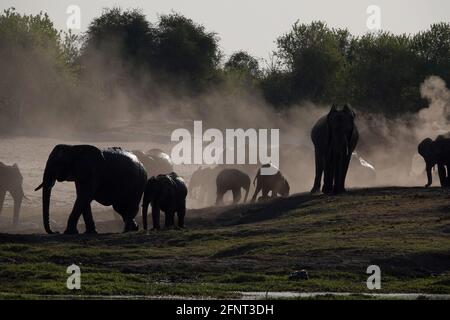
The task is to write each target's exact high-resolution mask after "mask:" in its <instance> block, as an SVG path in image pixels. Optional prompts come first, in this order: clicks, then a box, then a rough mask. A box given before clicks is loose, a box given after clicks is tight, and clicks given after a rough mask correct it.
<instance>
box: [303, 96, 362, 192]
mask: <svg viewBox="0 0 450 320" xmlns="http://www.w3.org/2000/svg"><path fill="white" fill-rule="evenodd" d="M358 139H359V133H358V128H357V127H356V125H355V113H354V112H353V110H351V109H350V107H349V106H348V105H347V104H346V105H344V107H343V108H342V109H340V110H339V109H338V108H337V107H336V105H334V104H333V106H332V107H331V110H330V112H329V113H328V114H327V115H326V116H324V117H322V118H320V119H319V120H318V121H317V123H316V124H315V125H314V127H313V129H312V131H311V140H312V142H313V144H314V150H315V165H316V176H315V180H314V186H313V188H312V189H311V193H316V192H318V191H319V190H320V184H321V180H322V173H324V184H323V188H322V192H323V193H325V194H331V193H334V194H339V193H343V192H345V178H346V176H347V171H348V166H349V164H350V160H351V157H352V153H353V151H354V150H355V148H356V145H357V143H358Z"/></svg>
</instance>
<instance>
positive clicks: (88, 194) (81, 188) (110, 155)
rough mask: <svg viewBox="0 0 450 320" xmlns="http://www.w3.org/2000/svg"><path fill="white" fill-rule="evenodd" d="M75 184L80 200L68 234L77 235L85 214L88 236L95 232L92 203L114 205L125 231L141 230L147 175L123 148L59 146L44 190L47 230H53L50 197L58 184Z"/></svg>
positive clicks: (51, 158)
mask: <svg viewBox="0 0 450 320" xmlns="http://www.w3.org/2000/svg"><path fill="white" fill-rule="evenodd" d="M56 181H59V182H63V181H73V182H75V187H76V192H77V198H76V201H75V204H74V206H73V209H72V213H71V214H70V216H69V219H68V222H67V228H66V231H65V232H64V233H65V234H77V233H78V230H77V223H78V220H79V218H80V216H81V215H83V219H84V222H85V224H86V233H96V229H95V223H94V220H93V218H92V212H91V202H92V201H93V200H96V201H97V202H99V203H100V204H102V205H104V206H110V205H112V206H113V208H114V210H115V211H116V212H117V213H119V214H120V215H121V216H122V219H123V221H124V223H125V231H135V230H137V229H138V226H137V224H136V221H135V220H134V218H135V217H136V214H137V213H138V211H139V202H140V201H141V197H142V193H143V192H144V188H145V184H146V182H147V174H146V172H145V169H144V167H143V166H142V164H141V163H140V162H139V160H138V159H137V158H136V157H135V156H134V155H133V154H132V153H131V152H128V151H125V150H122V149H121V148H117V147H114V148H108V149H104V150H100V149H98V148H96V147H94V146H90V145H74V146H71V145H62V144H60V145H57V146H56V147H55V148H54V149H53V151H52V152H51V153H50V156H49V157H48V160H47V164H46V166H45V171H44V177H43V181H42V183H41V185H40V186H39V187H37V188H36V189H35V190H36V191H37V190H39V189H41V188H42V215H43V219H44V228H45V231H46V232H47V233H49V234H52V233H54V232H53V231H52V229H51V228H50V222H49V209H50V194H51V190H52V187H53V186H54V184H55V182H56Z"/></svg>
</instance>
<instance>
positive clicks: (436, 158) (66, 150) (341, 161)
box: [0, 105, 450, 234]
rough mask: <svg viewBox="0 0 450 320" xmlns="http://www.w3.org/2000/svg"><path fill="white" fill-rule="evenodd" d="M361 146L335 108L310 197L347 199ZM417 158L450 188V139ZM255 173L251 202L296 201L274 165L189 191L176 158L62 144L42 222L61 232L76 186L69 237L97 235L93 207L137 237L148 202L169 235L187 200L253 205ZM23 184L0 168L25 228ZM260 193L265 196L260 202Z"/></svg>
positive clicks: (53, 156) (193, 182)
mask: <svg viewBox="0 0 450 320" xmlns="http://www.w3.org/2000/svg"><path fill="white" fill-rule="evenodd" d="M358 139H359V134H358V129H357V127H356V125H355V113H354V112H353V110H351V109H350V107H348V105H344V106H343V107H342V108H338V107H337V106H335V105H333V106H332V108H331V110H330V111H329V113H328V114H327V115H325V116H324V117H322V118H320V119H319V120H318V121H317V123H316V124H315V125H314V127H313V129H312V131H311V140H312V142H313V145H314V151H315V179H314V185H313V188H312V190H311V193H316V192H319V190H320V189H321V183H322V176H323V187H322V192H323V193H324V194H339V193H342V192H345V178H346V175H347V171H348V167H349V163H350V160H351V157H352V153H353V152H354V150H355V148H356V145H357V143H358ZM418 152H419V154H420V155H421V156H422V157H423V158H424V160H425V163H426V173H427V178H428V183H427V184H426V187H428V186H430V185H431V183H432V175H431V170H432V168H433V167H434V166H436V165H437V167H438V172H439V178H440V182H441V186H442V187H450V172H449V170H450V168H449V166H450V133H449V134H446V135H440V136H438V137H437V138H436V140H434V141H433V140H431V139H430V138H427V139H425V140H423V141H422V142H421V143H420V144H419V146H418ZM268 168H270V169H272V170H271V171H272V174H270V175H267V174H262V169H268ZM273 173H274V174H273ZM252 174H254V179H253V185H255V190H254V193H253V196H252V198H251V202H255V201H256V200H265V199H269V198H273V197H277V196H282V197H286V196H288V195H289V192H290V186H289V183H288V181H287V179H286V178H285V177H284V176H283V174H282V173H281V171H280V170H279V169H278V168H276V167H274V166H273V165H272V164H263V165H262V166H258V165H257V166H255V165H247V166H241V167H240V166H238V165H237V166H232V167H230V166H225V165H222V166H217V167H215V168H211V167H207V168H201V167H200V168H198V169H197V170H196V171H195V172H194V173H193V174H192V176H191V179H190V181H189V189H188V188H187V186H186V183H185V181H184V180H183V178H182V177H180V176H179V175H177V174H176V173H175V172H174V166H173V163H172V161H171V159H170V157H169V156H168V155H167V154H165V153H164V152H163V151H161V150H159V149H151V150H149V151H147V152H145V153H144V152H142V151H138V150H134V151H132V152H129V151H126V150H123V149H121V148H118V147H112V148H107V149H99V148H97V147H94V146H91V145H57V146H55V147H54V149H53V150H52V152H51V153H50V155H49V157H48V160H47V162H46V165H45V169H44V173H43V179H42V183H41V184H40V185H39V186H38V187H37V188H36V189H35V191H37V190H40V189H42V216H43V223H44V228H45V231H46V232H47V233H49V234H52V233H54V232H53V230H52V229H51V226H50V197H51V191H52V188H53V186H54V185H55V183H56V181H58V182H63V181H71V182H74V183H75V188H76V200H75V203H74V205H73V209H72V212H71V213H70V215H69V218H68V221H67V227H66V229H65V232H64V233H66V234H77V233H78V230H77V224H78V220H79V219H80V217H81V216H83V220H84V222H85V226H86V233H94V234H95V233H96V232H97V231H96V227H95V223H94V219H93V216H92V211H91V202H92V201H93V200H95V201H97V202H98V203H100V204H102V205H105V206H112V207H113V209H114V210H115V211H116V212H117V213H118V214H119V215H120V216H121V217H122V220H123V223H124V231H125V232H127V231H136V230H138V225H137V223H136V221H135V217H136V216H137V214H138V212H139V205H140V203H141V199H142V220H143V226H144V229H147V227H148V223H147V214H148V207H149V205H151V206H152V221H153V229H160V228H161V225H160V211H163V212H164V213H165V222H164V227H165V228H172V227H174V226H175V215H176V216H177V218H178V227H180V228H183V227H184V220H185V214H186V198H187V195H188V193H189V194H190V196H191V197H194V198H196V199H197V200H198V199H201V198H202V197H205V196H206V195H208V194H209V195H211V190H214V191H215V194H214V196H215V203H216V205H221V204H223V198H224V195H225V194H226V193H227V192H228V191H231V192H232V194H233V203H238V202H239V201H240V200H241V198H242V193H241V190H242V189H243V190H244V191H245V196H244V200H243V201H244V202H246V201H247V199H248V196H249V192H250V186H251V184H252V183H251V179H250V175H252ZM212 177H213V178H212ZM22 181H23V177H22V174H21V172H20V170H19V167H18V166H17V165H16V164H14V165H12V166H7V165H5V164H3V163H2V162H0V213H1V209H2V206H3V202H4V198H5V194H6V192H9V193H10V194H11V196H12V197H13V199H14V215H13V223H14V225H17V224H18V221H19V211H20V206H21V203H22V200H23V198H24V197H25V194H24V192H23V188H22ZM260 192H262V195H261V197H259V198H258V199H257V197H258V195H259V193H260ZM269 193H271V194H270V197H269Z"/></svg>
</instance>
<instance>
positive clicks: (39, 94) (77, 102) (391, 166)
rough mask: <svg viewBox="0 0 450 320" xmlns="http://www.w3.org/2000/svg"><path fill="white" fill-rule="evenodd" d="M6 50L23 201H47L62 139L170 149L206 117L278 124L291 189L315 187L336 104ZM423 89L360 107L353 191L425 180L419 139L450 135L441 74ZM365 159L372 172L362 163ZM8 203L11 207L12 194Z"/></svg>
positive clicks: (449, 98)
mask: <svg viewBox="0 0 450 320" xmlns="http://www.w3.org/2000/svg"><path fill="white" fill-rule="evenodd" d="M1 50H2V52H1V56H2V57H4V58H3V59H2V60H1V61H0V69H1V70H3V74H4V75H3V77H2V79H1V80H0V81H1V86H0V96H1V97H8V99H2V100H1V101H0V128H1V131H0V134H1V135H0V137H1V140H0V152H1V153H0V154H1V158H0V161H3V162H5V163H8V164H12V163H18V164H19V167H20V168H21V169H22V171H23V175H24V184H25V192H26V194H28V195H29V197H30V198H31V201H30V202H26V203H24V206H25V207H35V208H38V207H40V195H37V194H33V193H32V189H33V188H34V187H35V186H37V185H38V184H39V182H40V179H41V177H42V172H43V169H44V166H45V161H46V159H47V157H48V154H49V152H50V151H51V149H52V148H53V146H54V145H55V144H57V143H69V144H75V143H90V144H94V145H97V146H100V147H103V146H122V147H124V148H126V149H129V150H132V149H141V150H147V149H150V148H153V147H158V148H161V149H163V150H164V151H166V152H167V153H169V154H170V151H171V148H172V146H173V145H174V142H171V141H170V135H171V132H172V131H173V130H175V129H177V128H186V129H188V130H192V129H193V121H194V120H202V121H203V128H204V130H206V129H207V128H218V129H222V130H224V129H226V128H243V129H247V128H255V129H262V128H265V129H280V148H281V149H280V157H281V159H280V169H281V170H282V172H283V174H284V175H285V176H286V178H287V179H288V181H289V183H290V185H291V192H292V193H297V192H304V191H308V190H309V189H310V188H311V187H312V183H313V179H314V150H313V145H312V142H311V139H310V130H311V128H312V126H313V125H314V124H315V122H316V121H317V119H319V118H320V117H321V116H323V115H325V114H326V113H327V112H328V110H329V106H325V105H314V104H311V103H307V102H305V103H302V104H300V105H295V106H292V107H291V108H288V109H284V110H278V111H275V110H274V109H273V107H271V106H269V105H268V104H267V103H266V102H265V100H264V98H263V97H262V95H261V93H260V92H258V91H256V90H254V89H244V88H242V87H240V86H237V85H233V84H228V83H225V84H222V85H216V86H214V87H213V86H212V87H211V88H210V89H209V90H207V91H206V92H204V93H202V94H199V95H197V96H192V95H189V94H187V93H186V92H187V90H183V86H182V85H180V86H176V87H175V86H173V87H167V86H162V85H160V84H159V83H157V81H155V80H154V79H153V77H152V75H149V74H139V75H138V76H136V75H134V76H133V77H130V75H129V74H128V71H127V70H128V69H127V67H126V65H125V64H124V63H123V61H120V59H117V58H114V55H113V54H111V56H110V57H108V58H107V59H106V58H104V57H102V56H101V55H100V54H94V55H92V56H91V57H90V58H89V59H90V61H88V62H85V65H86V66H88V67H87V68H86V69H85V70H82V72H81V76H80V78H79V79H78V80H77V81H75V82H74V81H73V79H71V78H70V75H67V74H61V72H59V71H58V64H55V62H54V60H53V59H51V58H49V57H48V55H47V53H45V52H23V51H20V50H14V48H1ZM18 66H20V67H18ZM420 93H421V95H422V97H423V98H424V107H425V108H424V109H422V110H421V111H420V112H419V113H417V114H409V115H405V116H403V117H402V118H397V119H388V118H386V117H384V116H383V115H379V114H369V113H364V112H361V111H359V108H358V106H353V107H354V108H355V110H356V114H357V118H356V123H357V126H358V129H359V131H360V142H359V145H358V147H357V150H356V151H357V154H358V156H355V157H354V158H353V159H352V163H351V167H350V169H349V175H348V180H347V186H348V187H350V188H351V187H372V186H385V185H406V186H417V185H423V184H425V176H424V172H423V171H424V167H425V166H424V163H423V160H421V159H420V158H418V154H417V144H418V142H419V141H420V140H422V139H423V138H425V137H431V138H432V139H434V138H435V137H436V136H437V135H438V134H440V133H442V132H446V131H447V128H448V115H449V106H450V91H449V90H448V88H447V87H446V84H445V82H444V81H443V80H442V79H440V78H438V77H435V76H430V77H429V78H428V79H426V80H425V81H424V82H423V84H422V86H421V92H420ZM426 102H428V105H427V103H426ZM365 162H366V163H368V164H370V165H372V166H373V167H374V168H375V170H372V169H370V168H368V166H364V164H365ZM197 167H198V166H196V165H187V166H176V170H177V171H178V172H179V173H180V174H181V175H182V176H184V177H185V178H186V180H189V177H190V175H191V174H192V172H193V171H194V170H195V169H196V168H197ZM73 189H74V188H73V186H70V187H66V188H63V189H60V190H58V188H55V192H54V194H53V197H52V203H55V202H56V203H58V201H61V202H62V203H63V206H64V207H70V206H71V204H72V203H73V202H72V201H73V199H74V190H73ZM31 194H33V195H32V196H30V195H31ZM6 206H7V207H11V206H12V203H11V201H10V200H7V202H6Z"/></svg>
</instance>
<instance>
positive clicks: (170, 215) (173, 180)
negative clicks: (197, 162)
mask: <svg viewBox="0 0 450 320" xmlns="http://www.w3.org/2000/svg"><path fill="white" fill-rule="evenodd" d="M187 193H188V190H187V187H186V183H185V182H184V180H183V178H181V177H180V176H178V175H177V174H176V173H175V172H172V173H170V174H160V175H158V176H156V177H151V178H150V179H148V181H147V184H146V186H145V191H144V200H143V202H142V222H143V225H144V229H145V230H147V213H148V206H149V204H150V203H151V205H152V218H153V229H155V230H158V229H160V228H161V226H160V223H159V218H160V217H159V215H160V214H159V213H160V210H162V211H164V213H165V214H166V218H165V223H164V225H165V227H166V228H171V227H173V226H174V225H175V221H174V220H175V213H177V215H178V227H180V228H184V217H185V215H186V196H187Z"/></svg>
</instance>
